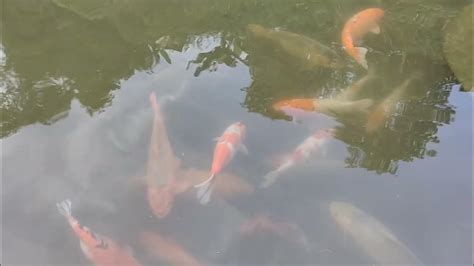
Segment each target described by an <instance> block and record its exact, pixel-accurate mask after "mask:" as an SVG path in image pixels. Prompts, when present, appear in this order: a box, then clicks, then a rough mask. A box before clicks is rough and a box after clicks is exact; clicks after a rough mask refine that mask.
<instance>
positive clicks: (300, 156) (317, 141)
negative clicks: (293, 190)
mask: <svg viewBox="0 0 474 266" xmlns="http://www.w3.org/2000/svg"><path fill="white" fill-rule="evenodd" d="M334 133H335V130H334V129H329V128H327V129H321V130H319V131H317V132H316V133H314V134H313V135H311V136H309V137H308V138H306V139H305V140H304V141H303V142H302V143H301V144H300V145H298V147H296V149H295V150H294V151H293V153H292V154H291V155H290V156H288V158H287V159H286V160H285V161H284V162H283V163H282V164H280V166H278V168H277V169H275V170H273V171H271V172H269V173H268V174H266V175H265V176H264V177H263V179H264V181H263V182H262V184H261V187H263V188H266V187H269V186H270V185H272V184H273V183H274V182H275V181H276V180H277V178H278V177H279V176H280V175H281V174H282V173H283V172H285V171H287V170H288V169H290V168H292V167H293V166H295V165H297V164H299V163H302V162H304V161H305V160H306V159H308V157H309V156H310V155H311V154H313V153H314V152H315V151H317V150H318V149H320V148H321V147H322V146H323V145H324V144H325V143H326V142H327V140H328V139H329V138H331V137H333V136H334Z"/></svg>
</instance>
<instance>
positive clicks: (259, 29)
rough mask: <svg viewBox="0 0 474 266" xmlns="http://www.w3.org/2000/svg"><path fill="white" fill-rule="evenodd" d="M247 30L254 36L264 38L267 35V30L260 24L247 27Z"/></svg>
mask: <svg viewBox="0 0 474 266" xmlns="http://www.w3.org/2000/svg"><path fill="white" fill-rule="evenodd" d="M247 29H248V31H249V32H251V33H252V34H253V35H254V36H264V35H265V34H266V33H267V29H265V28H264V27H263V26H261V25H258V24H249V25H247Z"/></svg>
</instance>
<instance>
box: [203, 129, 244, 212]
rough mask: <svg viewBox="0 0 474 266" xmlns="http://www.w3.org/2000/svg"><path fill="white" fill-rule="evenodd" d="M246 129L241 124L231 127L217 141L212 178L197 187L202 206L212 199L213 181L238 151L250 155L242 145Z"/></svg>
mask: <svg viewBox="0 0 474 266" xmlns="http://www.w3.org/2000/svg"><path fill="white" fill-rule="evenodd" d="M245 133H246V127H245V125H244V124H243V123H241V122H236V123H233V124H232V125H230V126H229V127H228V128H227V129H226V130H225V131H224V133H223V134H222V136H220V137H219V138H218V139H217V144H216V147H215V149H214V159H213V161H212V167H211V176H210V177H209V178H208V179H207V180H206V181H204V182H202V183H200V184H197V185H195V186H194V187H195V188H197V189H198V190H197V197H198V199H199V202H201V204H207V203H208V202H209V200H210V197H211V192H212V185H213V180H214V178H215V176H216V175H217V174H219V173H220V172H221V171H222V169H223V168H224V167H225V166H226V165H227V164H229V162H230V161H231V160H232V158H233V157H234V155H235V153H236V152H237V151H238V150H241V151H243V152H244V153H248V151H247V148H246V147H245V145H244V144H243V143H242V141H243V139H244V138H245Z"/></svg>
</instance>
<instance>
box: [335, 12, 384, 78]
mask: <svg viewBox="0 0 474 266" xmlns="http://www.w3.org/2000/svg"><path fill="white" fill-rule="evenodd" d="M383 16H384V11H383V10H382V9H380V8H368V9H364V10H362V11H360V12H359V13H357V14H355V15H354V16H352V17H351V18H350V19H349V20H348V21H347V22H346V24H345V25H344V28H343V30H342V33H341V39H342V44H343V45H344V49H345V50H346V52H347V53H348V54H349V55H350V56H352V58H354V59H355V60H356V61H357V63H359V64H360V65H361V66H362V67H364V68H365V69H368V65H367V60H366V59H365V56H366V54H367V48H364V47H355V46H354V45H355V44H357V43H359V42H360V40H361V39H362V37H364V36H365V35H366V34H367V33H369V32H372V33H375V34H379V33H380V27H379V25H378V23H379V21H380V19H382V17H383Z"/></svg>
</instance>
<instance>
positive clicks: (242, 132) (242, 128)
mask: <svg viewBox="0 0 474 266" xmlns="http://www.w3.org/2000/svg"><path fill="white" fill-rule="evenodd" d="M234 126H235V127H236V128H237V130H238V131H239V132H240V137H241V138H242V139H243V138H245V134H246V133H247V127H246V126H245V124H244V123H242V122H236V123H234Z"/></svg>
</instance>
